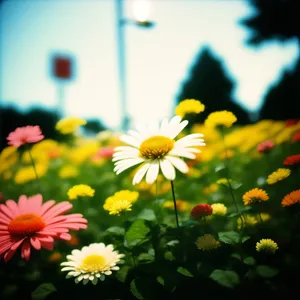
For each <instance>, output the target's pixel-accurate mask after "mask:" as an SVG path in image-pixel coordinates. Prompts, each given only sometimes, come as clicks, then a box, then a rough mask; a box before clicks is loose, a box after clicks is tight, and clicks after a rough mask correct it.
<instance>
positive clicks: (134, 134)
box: [128, 130, 142, 141]
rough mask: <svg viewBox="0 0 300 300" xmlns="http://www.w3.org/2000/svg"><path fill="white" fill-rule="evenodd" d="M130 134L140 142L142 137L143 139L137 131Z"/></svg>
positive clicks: (131, 131)
mask: <svg viewBox="0 0 300 300" xmlns="http://www.w3.org/2000/svg"><path fill="white" fill-rule="evenodd" d="M128 134H129V135H131V136H133V137H135V138H137V139H138V140H139V141H141V139H142V137H141V134H140V133H139V132H137V131H134V130H128Z"/></svg>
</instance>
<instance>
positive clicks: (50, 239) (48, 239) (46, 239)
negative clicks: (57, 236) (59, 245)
mask: <svg viewBox="0 0 300 300" xmlns="http://www.w3.org/2000/svg"><path fill="white" fill-rule="evenodd" d="M37 238H38V239H39V240H40V242H46V243H50V242H51V243H52V242H54V239H53V237H52V236H37Z"/></svg>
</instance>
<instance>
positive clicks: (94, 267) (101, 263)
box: [81, 254, 106, 272]
mask: <svg viewBox="0 0 300 300" xmlns="http://www.w3.org/2000/svg"><path fill="white" fill-rule="evenodd" d="M105 266H106V259H105V258H104V257H103V256H101V255H98V254H91V255H89V256H87V257H86V258H84V260H83V261H82V263H81V268H82V269H83V270H84V271H85V272H100V271H103V270H104V268H105Z"/></svg>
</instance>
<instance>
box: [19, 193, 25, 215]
mask: <svg viewBox="0 0 300 300" xmlns="http://www.w3.org/2000/svg"><path fill="white" fill-rule="evenodd" d="M18 204H19V210H20V213H21V214H23V213H25V211H26V208H27V197H26V196H25V195H21V196H20V198H19V201H18Z"/></svg>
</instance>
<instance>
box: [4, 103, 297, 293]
mask: <svg viewBox="0 0 300 300" xmlns="http://www.w3.org/2000/svg"><path fill="white" fill-rule="evenodd" d="M203 110H204V105H203V104H201V103H200V102H199V101H196V100H193V102H189V100H186V102H185V101H183V102H181V104H180V107H179V106H178V107H177V109H176V111H175V115H176V116H174V117H173V118H171V119H170V120H165V121H163V122H162V123H161V124H160V125H159V126H157V127H155V128H152V127H151V128H148V127H147V128H138V129H137V130H136V131H135V130H134V128H132V130H130V131H129V132H128V133H126V134H124V133H119V132H113V131H103V132H100V133H99V134H98V135H97V136H96V137H93V138H89V137H84V136H82V135H81V134H80V127H81V126H84V125H85V121H84V120H80V119H75V118H67V119H63V120H61V121H59V122H58V124H57V126H56V129H57V130H58V131H59V132H60V133H61V134H62V135H64V136H65V140H64V142H57V141H54V140H50V139H47V137H44V136H43V133H42V132H41V129H40V128H39V127H38V126H27V127H22V128H18V129H16V130H15V131H14V132H12V133H11V134H10V135H9V136H8V139H7V140H8V145H7V147H6V148H4V149H3V151H2V152H1V154H0V191H1V193H0V203H1V204H0V259H1V260H0V264H1V268H0V276H1V286H2V288H1V291H0V298H1V299H2V298H3V299H199V298H201V297H205V296H208V297H210V298H212V299H250V298H251V299H252V298H253V297H257V298H258V297H259V296H261V297H262V295H268V296H269V297H271V296H272V297H274V296H279V295H280V296H282V295H287V293H289V292H291V291H296V288H297V284H298V281H299V267H300V260H299V253H300V233H299V229H300V222H299V217H300V206H299V203H300V122H298V121H297V120H287V121H272V120H262V121H259V122H257V123H255V124H250V125H246V126H239V125H236V124H235V122H236V118H235V116H234V115H233V114H232V113H230V112H227V111H221V112H215V113H212V114H211V115H209V116H208V118H207V119H206V120H205V121H204V122H203V123H201V124H200V123H199V124H197V123H194V124H188V120H189V115H190V114H191V113H193V114H195V113H196V114H198V113H200V114H201V112H202V111H203Z"/></svg>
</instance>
